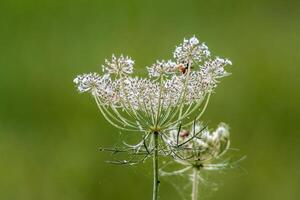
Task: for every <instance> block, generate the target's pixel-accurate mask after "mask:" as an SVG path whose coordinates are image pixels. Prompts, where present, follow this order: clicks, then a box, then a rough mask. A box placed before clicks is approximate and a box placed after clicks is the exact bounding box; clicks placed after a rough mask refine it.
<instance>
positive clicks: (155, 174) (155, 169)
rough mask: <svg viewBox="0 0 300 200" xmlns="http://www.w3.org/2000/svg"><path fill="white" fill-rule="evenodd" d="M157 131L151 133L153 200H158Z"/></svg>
mask: <svg viewBox="0 0 300 200" xmlns="http://www.w3.org/2000/svg"><path fill="white" fill-rule="evenodd" d="M158 134H159V133H158V132H154V133H153V141H154V154H153V198H152V199H153V200H158V187H159V183H160V182H159V174H158Z"/></svg>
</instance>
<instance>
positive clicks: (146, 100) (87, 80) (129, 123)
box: [74, 37, 231, 131]
mask: <svg viewBox="0 0 300 200" xmlns="http://www.w3.org/2000/svg"><path fill="white" fill-rule="evenodd" d="M173 54H174V61H172V60H168V61H156V63H154V64H153V65H152V66H150V67H147V69H148V72H149V75H148V78H138V77H132V76H131V74H132V73H133V65H134V61H133V60H132V59H131V58H130V57H128V56H126V57H125V56H123V55H121V56H120V57H118V58H117V57H116V56H114V55H113V56H112V59H111V60H105V65H103V66H102V69H103V72H104V75H98V74H96V73H90V74H84V75H79V76H77V77H76V78H75V80H74V83H75V84H76V86H77V88H78V90H79V91H80V92H91V93H92V95H93V96H94V98H95V100H96V102H97V104H98V106H99V108H100V110H101V112H102V114H103V115H104V116H105V117H106V119H107V120H108V121H109V122H111V123H112V124H113V125H115V126H116V127H118V128H123V129H124V130H125V129H126V130H133V131H140V130H147V131H148V130H162V129H165V128H166V127H170V126H171V125H174V124H176V123H178V122H179V121H182V120H185V119H190V117H191V115H192V114H197V115H198V114H199V113H201V112H200V108H201V105H202V102H203V101H204V100H205V99H206V101H208V99H209V95H210V93H211V92H212V90H213V89H214V88H215V87H216V86H217V83H218V81H219V79H220V78H222V77H224V76H226V75H228V73H227V72H226V70H225V69H224V67H225V66H226V65H231V62H230V61H229V60H227V59H221V58H219V57H212V56H211V54H210V52H209V50H208V47H207V46H206V45H205V44H203V43H200V42H199V40H198V39H197V38H195V37H192V38H190V39H184V41H183V43H182V44H180V45H179V46H177V47H176V49H175V51H174V53H173ZM205 105H206V104H205ZM202 109H203V108H202ZM116 116H117V117H116Z"/></svg>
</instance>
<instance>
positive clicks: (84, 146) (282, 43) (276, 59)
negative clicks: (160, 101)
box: [0, 0, 300, 200]
mask: <svg viewBox="0 0 300 200" xmlns="http://www.w3.org/2000/svg"><path fill="white" fill-rule="evenodd" d="M194 34H195V35H196V36H197V37H198V38H200V39H201V40H202V41H205V42H206V44H207V45H208V46H209V47H210V49H211V51H212V52H213V53H214V54H215V55H220V56H225V57H228V58H230V59H231V60H232V61H233V63H234V65H233V66H232V67H231V68H230V71H231V72H232V74H233V75H232V76H230V77H228V78H225V79H223V81H222V83H221V84H220V86H219V87H218V88H217V89H216V93H215V94H214V95H213V97H212V100H211V101H210V104H209V107H208V109H207V112H206V114H205V115H204V117H203V120H205V121H206V122H208V123H209V125H210V126H215V125H217V124H218V123H219V122H220V121H224V122H227V123H229V124H230V126H231V133H232V146H233V147H235V148H238V149H240V150H239V152H238V154H239V155H240V156H243V155H247V159H246V160H244V161H243V162H241V163H240V167H242V168H243V169H244V170H236V172H230V173H229V174H228V175H226V174H225V175H222V178H219V179H221V181H220V182H221V184H220V185H219V189H218V190H217V191H214V192H208V193H210V195H206V194H205V193H203V196H204V198H203V199H212V200H213V199H222V200H225V199H231V200H233V199H244V200H253V199H256V200H266V199H272V200H282V199H285V200H296V199H299V197H300V190H299V188H300V170H299V167H300V160H299V158H300V157H299V155H300V145H299V138H300V136H299V134H300V133H299V121H300V106H299V103H300V93H299V86H300V78H299V73H300V55H299V53H300V37H299V36H300V3H299V1H296V0H295V1H292V0H286V1H279V0H278V1H276V0H251V1H243V0H227V1H221V0H220V1H217V0H211V1H200V0H198V1H196V0H194V1H192V0H185V1H179V0H165V1H162V0H152V1H150V0H148V1H142V0H127V1H116V0H98V1H96V0H94V1H92V0H90V1H86V0H78V1H76V0H74V1H68V0H40V1H38V0H6V1H5V0H3V1H1V3H0V199H1V200H96V199H101V200H110V199H112V200H117V199H122V200H135V199H136V200H137V199H139V200H140V199H151V184H152V183H151V170H150V167H151V166H150V164H151V163H150V162H147V163H146V164H145V165H143V166H135V167H130V166H115V165H109V164H106V163H105V162H104V161H105V160H107V159H109V156H108V155H106V154H103V153H101V152H99V151H97V147H98V146H113V145H115V144H117V143H119V142H120V141H121V139H120V134H119V131H118V130H116V129H115V128H113V127H112V126H111V125H109V124H108V123H106V122H105V121H104V119H103V118H102V117H101V115H100V114H99V111H98V110H97V108H96V106H95V103H94V102H93V101H92V99H91V98H90V97H89V96H88V95H79V94H78V93H77V91H76V90H75V87H74V85H73V83H72V79H73V78H74V76H75V75H76V74H79V73H84V72H90V71H100V65H101V64H102V63H103V61H104V59H105V58H107V57H110V56H111V54H112V53H116V54H120V53H124V54H126V55H130V56H132V57H133V58H134V59H135V60H136V67H137V68H138V69H139V71H141V69H143V67H144V66H147V65H150V64H151V63H152V62H154V61H155V60H156V59H163V58H165V59H167V58H171V56H172V54H171V53H172V51H173V49H174V46H175V45H176V44H178V43H180V42H181V41H182V39H183V37H190V36H192V35H194ZM215 179H218V175H216V178H215ZM178 184H179V183H178ZM206 191H209V188H208V189H207V190H206ZM187 196H188V194H187ZM161 199H162V200H164V199H165V200H167V199H173V200H179V199H181V197H180V195H179V194H178V192H176V190H175V189H174V187H173V186H172V184H170V183H169V182H167V181H165V180H162V187H161Z"/></svg>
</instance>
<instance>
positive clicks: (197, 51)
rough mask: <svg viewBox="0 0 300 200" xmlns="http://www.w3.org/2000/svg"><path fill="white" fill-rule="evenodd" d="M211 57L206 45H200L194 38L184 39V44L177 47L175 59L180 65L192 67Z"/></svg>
mask: <svg viewBox="0 0 300 200" xmlns="http://www.w3.org/2000/svg"><path fill="white" fill-rule="evenodd" d="M209 56H210V51H209V50H208V47H207V46H206V45H205V44H204V43H200V42H199V40H198V39H197V38H196V37H195V36H194V37H192V38H190V39H184V40H183V43H182V44H180V45H179V46H177V47H176V49H175V51H174V58H175V59H176V61H177V62H178V63H183V64H188V65H191V64H192V63H194V62H201V61H203V60H204V59H206V58H207V57H209Z"/></svg>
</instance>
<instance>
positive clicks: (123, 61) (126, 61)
mask: <svg viewBox="0 0 300 200" xmlns="http://www.w3.org/2000/svg"><path fill="white" fill-rule="evenodd" d="M133 65H134V61H133V60H132V59H131V58H130V57H128V56H126V57H124V56H123V55H121V56H120V57H119V58H117V57H116V56H115V55H112V59H111V60H107V59H106V60H105V65H102V69H103V72H107V73H109V74H115V75H117V76H127V75H129V74H132V72H133Z"/></svg>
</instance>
